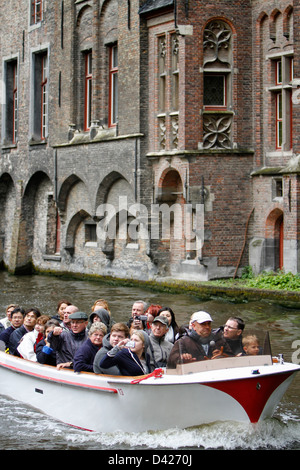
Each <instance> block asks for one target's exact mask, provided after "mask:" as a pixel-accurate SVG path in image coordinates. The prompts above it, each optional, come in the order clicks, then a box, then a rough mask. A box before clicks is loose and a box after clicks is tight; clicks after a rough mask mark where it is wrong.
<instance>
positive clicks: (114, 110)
mask: <svg viewBox="0 0 300 470" xmlns="http://www.w3.org/2000/svg"><path fill="white" fill-rule="evenodd" d="M117 121H118V46H117V45H114V46H112V47H110V48H109V126H110V127H113V126H116V124H117Z"/></svg>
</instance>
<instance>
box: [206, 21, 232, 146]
mask: <svg viewBox="0 0 300 470" xmlns="http://www.w3.org/2000/svg"><path fill="white" fill-rule="evenodd" d="M231 81H232V30H231V28H230V27H229V25H228V24H227V23H225V22H224V21H221V20H213V21H211V22H209V23H208V24H207V26H206V28H205V29H204V33H203V148H207V149H210V148H211V149H212V148H221V149H230V148H232V135H231V134H232V119H233V113H232V111H231V108H232V103H231V88H232V86H231Z"/></svg>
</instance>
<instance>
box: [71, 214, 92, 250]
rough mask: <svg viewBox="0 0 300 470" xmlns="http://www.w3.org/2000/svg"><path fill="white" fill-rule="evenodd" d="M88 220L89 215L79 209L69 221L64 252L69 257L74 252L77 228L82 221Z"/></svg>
mask: <svg viewBox="0 0 300 470" xmlns="http://www.w3.org/2000/svg"><path fill="white" fill-rule="evenodd" d="M89 218H90V214H89V213H88V212H86V211H85V210H83V209H81V210H79V211H78V212H77V213H76V214H74V215H73V217H72V218H71V220H70V221H69V224H68V227H67V229H66V244H65V250H66V251H68V252H69V253H70V255H71V256H73V254H74V252H75V240H76V233H77V231H78V228H79V226H80V225H81V224H82V223H83V222H84V220H86V219H89Z"/></svg>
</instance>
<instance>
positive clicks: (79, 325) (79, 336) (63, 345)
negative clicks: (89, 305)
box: [48, 312, 88, 369]
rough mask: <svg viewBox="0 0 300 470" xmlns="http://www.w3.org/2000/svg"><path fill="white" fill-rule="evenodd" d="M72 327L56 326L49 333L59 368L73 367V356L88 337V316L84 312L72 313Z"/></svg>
mask: <svg viewBox="0 0 300 470" xmlns="http://www.w3.org/2000/svg"><path fill="white" fill-rule="evenodd" d="M69 318H70V319H71V329H70V330H69V331H65V330H63V329H62V328H61V327H60V326H56V327H55V328H54V330H53V331H51V332H50V333H49V335H48V340H49V343H50V347H51V348H52V349H54V350H55V351H56V362H57V368H58V369H62V368H64V367H66V368H69V369H70V368H72V367H73V358H74V355H75V353H76V351H77V349H78V348H79V347H80V346H81V345H82V344H83V343H84V341H85V340H86V339H87V337H88V335H87V331H86V327H87V324H88V316H87V314H86V313H84V312H75V313H72V314H71V315H70V316H69Z"/></svg>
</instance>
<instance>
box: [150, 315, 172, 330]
mask: <svg viewBox="0 0 300 470" xmlns="http://www.w3.org/2000/svg"><path fill="white" fill-rule="evenodd" d="M156 321H159V322H160V323H162V324H163V325H165V326H167V327H168V328H169V322H168V319H167V317H164V316H163V315H158V317H155V318H154V320H153V322H152V323H155V322H156Z"/></svg>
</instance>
